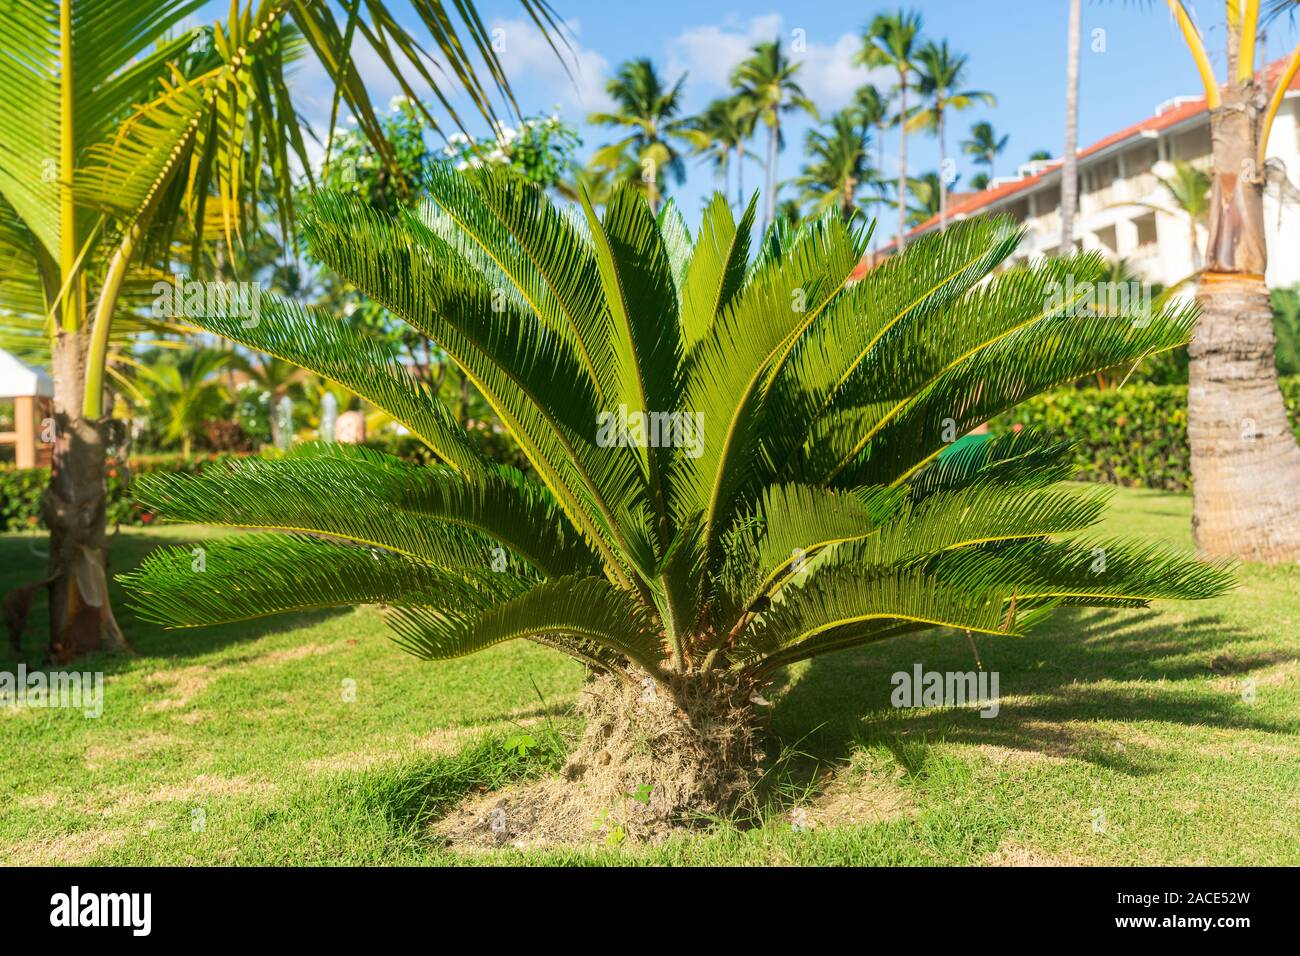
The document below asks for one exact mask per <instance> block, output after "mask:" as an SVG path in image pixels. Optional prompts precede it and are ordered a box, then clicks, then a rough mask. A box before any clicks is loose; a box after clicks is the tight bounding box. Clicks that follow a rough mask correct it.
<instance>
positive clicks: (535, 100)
mask: <svg viewBox="0 0 1300 956" xmlns="http://www.w3.org/2000/svg"><path fill="white" fill-rule="evenodd" d="M565 28H566V30H567V32H568V34H569V36H568V40H569V46H570V47H571V48H572V50H570V49H566V48H565V46H564V45H563V44H562V43H559V42H558V41H557V44H556V45H557V46H559V48H560V52H561V55H562V56H563V57H564V62H561V61H560V59H559V57H557V56H556V55H555V51H554V50H553V49H551V45H550V44H549V43H548V42H547V41H546V38H545V37H544V36H542V33H541V31H540V30H538V29H537V27H536V26H535V25H534V24H532V23H531V22H529V21H527V20H522V19H521V20H494V21H493V22H492V26H491V30H492V32H493V35H494V36H499V37H500V39H501V41H502V42H503V43H504V46H505V49H504V50H498V52H497V56H498V57H500V59H501V65H502V66H503V67H504V68H505V71H506V76H507V77H509V78H510V86H511V88H512V89H513V90H514V92H515V97H516V98H517V99H518V100H519V103H520V106H521V108H522V109H523V110H524V112H526V113H528V112H535V111H537V110H542V109H549V108H550V107H551V106H560V107H563V108H565V109H568V110H572V111H574V112H577V113H580V114H581V115H582V116H585V115H586V114H587V113H590V112H594V111H597V110H608V109H610V108H611V107H612V103H611V101H610V99H609V96H608V95H607V94H606V93H605V84H606V83H607V82H608V81H609V75H610V68H609V61H608V60H606V59H605V58H604V57H603V56H601V55H600V54H599V53H597V52H596V51H595V50H592V49H590V48H588V47H584V46H583V45H582V43H581V33H582V23H581V21H579V20H576V19H571V20H567V21H565ZM497 30H501V31H502V32H501V33H500V34H497V33H496V31H497ZM565 63H567V64H568V66H569V70H570V71H572V74H573V75H572V77H570V76H569V74H568V73H566V72H565V69H564V65H565Z"/></svg>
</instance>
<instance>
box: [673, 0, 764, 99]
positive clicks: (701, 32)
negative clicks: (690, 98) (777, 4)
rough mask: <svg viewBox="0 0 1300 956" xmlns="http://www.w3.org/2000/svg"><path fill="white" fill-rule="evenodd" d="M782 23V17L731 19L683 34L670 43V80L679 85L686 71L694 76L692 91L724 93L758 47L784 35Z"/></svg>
mask: <svg viewBox="0 0 1300 956" xmlns="http://www.w3.org/2000/svg"><path fill="white" fill-rule="evenodd" d="M781 20H782V17H781V14H779V13H768V14H764V15H763V16H761V17H752V18H751V19H750V20H748V21H747V22H741V21H740V20H739V19H738V18H736V17H729V18H727V19H726V20H724V21H723V22H722V23H720V24H710V25H708V26H702V27H692V28H691V29H689V30H683V31H682V32H681V33H679V34H677V36H675V37H673V39H671V40H670V41H668V70H667V76H668V77H670V78H671V80H672V81H674V82H675V81H676V79H677V77H679V76H680V75H681V74H682V72H683V71H685V72H687V73H689V74H690V76H689V78H688V79H687V83H688V85H689V87H690V88H691V89H692V90H695V91H698V90H699V89H701V88H704V87H707V88H709V91H710V94H716V93H718V92H721V91H722V90H723V89H725V88H726V87H727V86H728V84H729V81H730V79H731V71H732V70H733V69H735V67H736V64H737V63H739V62H740V61H741V60H743V59H744V58H745V57H746V56H748V55H749V51H750V50H751V49H752V48H753V46H754V44H756V43H761V42H762V41H764V40H771V39H772V38H773V37H774V36H776V35H778V34H779V33H780V30H781ZM783 39H785V40H787V41H788V39H789V38H788V37H785V38H783ZM787 45H788V43H787Z"/></svg>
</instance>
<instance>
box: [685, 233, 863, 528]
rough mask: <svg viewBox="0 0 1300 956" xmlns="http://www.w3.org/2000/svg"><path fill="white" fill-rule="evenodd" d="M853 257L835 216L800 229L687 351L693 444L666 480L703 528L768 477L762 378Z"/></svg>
mask: <svg viewBox="0 0 1300 956" xmlns="http://www.w3.org/2000/svg"><path fill="white" fill-rule="evenodd" d="M861 255H862V249H861V247H860V236H857V235H854V234H852V233H850V232H849V230H848V229H847V228H846V227H845V225H844V223H843V222H842V221H841V220H839V219H838V217H833V216H828V217H825V218H823V219H821V220H818V221H816V222H815V223H813V224H810V225H808V226H806V227H805V228H803V229H801V230H800V231H799V233H798V234H797V235H796V236H795V238H794V240H793V245H792V247H791V248H790V249H789V250H788V252H787V253H786V254H785V255H784V256H782V257H781V258H778V259H773V260H772V261H771V263H770V264H769V265H768V266H767V267H765V268H763V269H761V270H760V271H759V272H757V273H756V274H754V275H753V276H751V278H750V280H749V281H748V283H747V284H746V285H745V287H744V288H743V289H742V290H741V291H740V292H739V293H737V294H736V295H735V296H734V297H733V298H732V300H731V303H730V304H729V305H728V306H727V307H726V308H725V309H724V310H723V312H722V314H721V315H720V316H719V317H718V319H717V320H716V321H715V322H714V323H713V325H712V327H711V328H710V329H709V332H708V335H707V336H706V337H705V338H704V339H702V340H701V341H700V342H699V344H698V345H697V346H696V347H695V348H694V349H693V350H692V351H691V353H690V356H689V358H688V360H687V363H686V372H685V382H684V386H683V390H682V391H683V394H682V401H681V404H682V406H683V407H684V408H686V409H690V410H691V411H692V412H694V413H695V414H697V415H702V416H703V421H704V426H705V427H704V442H703V451H702V453H701V454H700V455H699V457H697V458H688V457H680V458H678V459H676V460H675V461H674V462H673V470H674V473H673V478H672V481H671V485H672V487H673V491H674V495H675V505H676V508H677V510H678V512H679V513H681V512H691V511H695V510H700V511H703V513H704V520H705V534H706V535H709V536H715V535H719V534H721V532H722V531H723V530H724V529H725V528H726V527H727V526H728V525H729V524H730V515H731V513H732V511H733V509H734V508H735V506H736V503H737V501H738V500H752V498H753V496H754V493H755V492H756V491H757V489H758V488H759V487H761V486H762V485H763V484H767V483H770V476H769V475H768V474H766V473H765V469H764V470H763V471H760V469H759V465H760V461H759V453H760V443H761V441H762V438H763V434H764V431H763V427H762V426H763V424H764V423H763V415H762V409H763V405H764V401H765V399H766V398H767V395H768V392H769V389H770V384H771V379H772V377H773V376H774V375H776V374H778V373H779V371H780V369H781V368H782V366H783V365H784V363H785V361H786V359H787V358H788V357H789V355H790V354H791V350H792V349H793V348H794V346H795V343H796V342H797V341H798V340H799V338H800V336H801V335H803V334H804V332H805V331H806V330H807V329H808V328H809V327H810V326H811V325H813V324H814V323H815V322H816V321H817V320H818V318H819V317H820V316H821V315H822V313H823V311H824V310H825V309H826V307H827V305H828V304H829V303H830V302H831V301H833V300H834V298H835V297H836V296H838V295H839V294H840V292H841V290H842V289H843V287H844V285H845V283H846V282H847V280H848V277H849V275H850V273H851V272H852V270H853V268H854V267H855V266H856V265H857V262H858V260H859V259H860V258H861ZM782 427H784V426H782Z"/></svg>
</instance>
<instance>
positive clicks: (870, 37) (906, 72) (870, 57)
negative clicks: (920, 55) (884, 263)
mask: <svg viewBox="0 0 1300 956" xmlns="http://www.w3.org/2000/svg"><path fill="white" fill-rule="evenodd" d="M920 45H921V15H920V14H919V13H916V12H914V11H905V10H899V11H898V12H897V13H892V14H884V13H882V14H879V15H877V16H876V18H875V19H874V20H872V21H871V25H870V26H869V27H868V28H867V30H866V33H865V34H864V35H863V37H862V49H861V50H859V51H858V53H857V55H856V56H855V57H854V62H855V63H857V64H859V65H861V66H866V67H888V68H890V69H892V70H894V72H895V73H896V74H897V76H898V84H897V86H896V87H895V92H896V93H897V95H898V112H897V114H896V115H897V117H898V192H897V195H898V248H899V250H902V249H903V248H905V247H906V245H907V208H906V203H905V202H904V201H903V197H905V196H906V195H907V118H908V117H909V116H910V115H911V105H910V104H909V102H908V92H909V91H910V90H911V89H912V86H913V84H914V82H915V79H916V76H917V63H916V54H917V52H918V51H919V49H920Z"/></svg>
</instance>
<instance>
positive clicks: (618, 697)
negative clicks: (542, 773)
mask: <svg viewBox="0 0 1300 956" xmlns="http://www.w3.org/2000/svg"><path fill="white" fill-rule="evenodd" d="M756 693H757V691H756V689H755V687H754V685H753V684H752V683H751V682H749V681H745V680H737V679H735V678H730V677H727V678H721V677H716V676H714V675H707V676H706V675H688V676H684V677H679V678H674V679H673V683H672V686H671V693H668V692H666V691H665V690H664V689H661V688H656V687H655V686H654V684H653V683H652V682H650V681H648V680H647V681H646V682H645V684H644V685H643V686H635V685H629V684H627V683H625V682H622V681H618V680H615V679H614V678H612V677H608V676H601V677H596V678H594V679H593V680H591V681H589V682H588V683H587V684H586V686H585V687H584V688H583V690H582V693H581V694H580V696H579V700H578V705H577V706H578V710H579V712H580V713H581V714H582V715H583V716H584V717H585V718H586V721H587V724H586V730H585V731H584V733H583V735H582V737H581V739H580V740H579V741H578V745H577V747H576V748H575V750H574V751H573V753H572V754H571V755H570V756H569V759H568V762H567V763H566V764H565V766H564V769H563V771H562V772H561V774H560V775H559V776H558V777H551V778H547V779H544V780H539V781H535V782H532V783H529V784H527V785H524V786H521V787H518V788H515V789H513V790H509V791H506V792H504V793H498V794H492V795H491V796H489V797H487V798H484V799H480V800H477V801H475V802H474V803H473V804H470V805H465V806H463V807H462V808H461V809H459V810H457V811H453V812H452V813H451V814H450V815H449V816H448V817H446V818H444V819H443V820H442V821H441V822H440V823H439V824H438V825H437V826H436V828H435V829H436V832H437V833H438V834H439V835H440V836H441V837H442V838H443V839H446V840H448V841H449V842H450V843H451V844H453V845H457V844H461V845H471V846H479V847H502V846H518V847H524V846H540V845H547V844H596V845H601V844H604V845H617V844H621V843H623V842H624V841H630V842H658V841H660V840H662V839H664V838H666V837H667V836H669V835H671V834H673V833H674V832H680V831H685V830H690V829H693V828H698V827H702V826H707V825H709V824H710V823H712V822H716V821H717V820H718V819H719V818H735V817H737V816H744V815H746V814H748V813H751V812H752V811H753V810H754V809H755V808H756V806H757V795H756V791H757V785H758V782H759V778H760V777H761V775H762V774H761V770H760V764H761V763H762V761H763V757H764V755H763V753H762V751H761V749H760V747H761V741H762V738H763V736H764V733H763V731H764V728H763V727H762V718H761V717H760V715H759V712H758V710H757V708H756V706H755V703H754V701H753V698H754V697H755V695H756Z"/></svg>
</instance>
